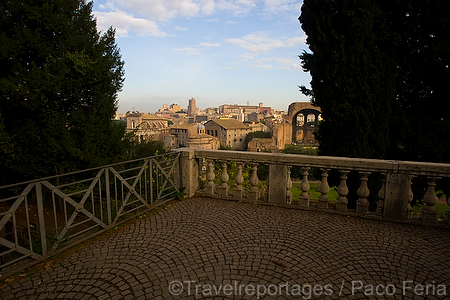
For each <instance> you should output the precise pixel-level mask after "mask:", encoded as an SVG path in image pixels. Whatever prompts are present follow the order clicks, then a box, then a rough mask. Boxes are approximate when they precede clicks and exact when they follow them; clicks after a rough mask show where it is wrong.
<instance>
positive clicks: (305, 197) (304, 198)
mask: <svg viewBox="0 0 450 300" xmlns="http://www.w3.org/2000/svg"><path fill="white" fill-rule="evenodd" d="M309 169H310V167H305V168H302V175H303V180H302V183H300V189H301V190H302V192H301V194H300V195H299V196H298V206H306V207H308V206H309V198H311V195H310V194H309V193H308V191H309V189H310V188H311V186H310V185H309V182H308V172H309Z"/></svg>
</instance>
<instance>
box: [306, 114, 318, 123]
mask: <svg viewBox="0 0 450 300" xmlns="http://www.w3.org/2000/svg"><path fill="white" fill-rule="evenodd" d="M306 122H307V123H308V125H309V126H314V124H315V122H316V116H315V115H314V114H309V115H308V116H307V117H306Z"/></svg>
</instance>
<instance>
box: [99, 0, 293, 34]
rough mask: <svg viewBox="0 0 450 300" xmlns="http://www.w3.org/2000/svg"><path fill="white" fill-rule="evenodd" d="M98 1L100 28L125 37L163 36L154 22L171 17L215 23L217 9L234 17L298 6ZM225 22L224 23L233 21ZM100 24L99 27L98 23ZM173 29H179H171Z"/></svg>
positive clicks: (262, 0) (264, 0) (241, 1)
mask: <svg viewBox="0 0 450 300" xmlns="http://www.w3.org/2000/svg"><path fill="white" fill-rule="evenodd" d="M105 1H106V3H104V4H100V5H99V8H100V10H101V12H95V13H94V14H95V15H96V16H97V17H98V20H99V25H101V26H102V29H104V28H105V27H109V26H110V25H113V26H114V27H115V28H117V33H118V34H120V35H121V36H127V35H128V34H129V32H130V31H136V32H137V33H138V34H151V35H154V36H164V35H165V33H164V32H162V31H160V30H159V29H158V26H157V23H156V22H168V21H170V20H171V19H174V18H178V17H184V18H193V17H197V16H200V15H203V16H211V18H210V19H208V21H210V22H218V21H219V19H218V18H217V17H214V14H215V13H217V12H220V11H223V12H226V13H230V14H232V15H235V16H242V15H246V14H248V13H249V12H250V11H252V10H254V11H255V9H257V11H258V12H263V13H264V14H270V15H272V14H281V13H289V14H290V13H292V10H295V8H294V7H297V9H298V8H299V7H300V5H301V1H298V0H151V1H146V0H105ZM233 23H234V22H233V21H226V24H233ZM99 27H100V26H99ZM175 29H176V30H179V27H178V29H177V28H175Z"/></svg>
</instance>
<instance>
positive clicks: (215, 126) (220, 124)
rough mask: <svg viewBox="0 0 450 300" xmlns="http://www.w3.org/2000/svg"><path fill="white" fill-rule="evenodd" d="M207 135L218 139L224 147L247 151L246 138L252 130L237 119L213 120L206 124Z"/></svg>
mask: <svg viewBox="0 0 450 300" xmlns="http://www.w3.org/2000/svg"><path fill="white" fill-rule="evenodd" d="M205 131H206V134H209V135H211V136H214V137H217V138H218V139H219V140H220V144H221V145H222V146H223V147H231V148H233V149H236V150H243V149H245V143H244V141H245V137H246V136H247V134H249V133H250V132H252V128H250V127H249V126H247V125H245V124H244V123H242V122H240V121H238V120H235V119H213V120H209V121H208V122H206V123H205Z"/></svg>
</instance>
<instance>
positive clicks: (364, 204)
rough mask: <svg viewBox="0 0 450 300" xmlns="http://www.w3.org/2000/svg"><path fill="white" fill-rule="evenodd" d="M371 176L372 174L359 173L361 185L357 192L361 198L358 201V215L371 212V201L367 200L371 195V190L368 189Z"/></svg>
mask: <svg viewBox="0 0 450 300" xmlns="http://www.w3.org/2000/svg"><path fill="white" fill-rule="evenodd" d="M369 175H370V172H359V177H360V180H361V185H360V186H359V188H358V190H357V191H356V193H357V194H358V196H359V198H358V200H356V212H357V213H358V214H365V213H367V212H368V211H369V201H368V200H367V197H369V194H370V191H369V188H368V187H367V180H368V179H369Z"/></svg>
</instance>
